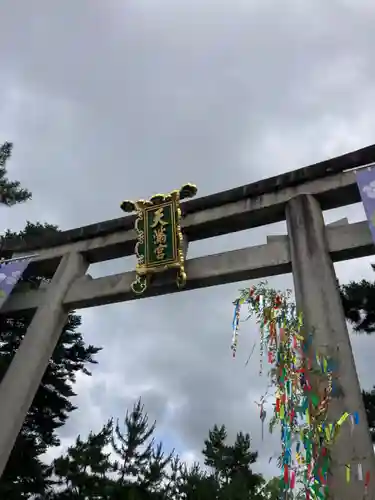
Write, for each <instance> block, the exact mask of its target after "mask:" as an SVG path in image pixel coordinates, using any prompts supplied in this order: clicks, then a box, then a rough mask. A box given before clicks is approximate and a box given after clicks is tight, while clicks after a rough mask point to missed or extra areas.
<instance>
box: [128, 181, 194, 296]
mask: <svg viewBox="0 0 375 500" xmlns="http://www.w3.org/2000/svg"><path fill="white" fill-rule="evenodd" d="M197 191H198V189H197V187H196V186H195V185H194V184H185V185H184V186H182V188H181V189H179V190H174V191H171V192H170V193H168V194H156V195H154V196H152V197H151V198H150V199H149V200H138V201H135V202H133V201H129V200H125V201H123V202H122V204H121V209H122V210H123V211H124V212H128V213H129V212H136V214H137V218H136V220H135V230H136V232H137V243H136V245H135V254H136V256H137V261H138V262H137V265H136V279H135V281H134V282H133V283H132V285H131V288H132V290H133V292H134V293H136V294H137V295H140V294H142V293H144V292H145V291H146V289H147V287H148V285H149V282H150V277H151V276H152V275H153V274H155V273H159V272H163V271H166V270H167V269H177V280H176V281H177V286H178V287H179V288H182V287H184V286H185V284H186V279H187V277H186V272H185V257H184V237H183V234H182V231H181V219H182V212H181V206H180V201H181V200H183V199H186V198H192V197H193V196H195V195H196V194H197Z"/></svg>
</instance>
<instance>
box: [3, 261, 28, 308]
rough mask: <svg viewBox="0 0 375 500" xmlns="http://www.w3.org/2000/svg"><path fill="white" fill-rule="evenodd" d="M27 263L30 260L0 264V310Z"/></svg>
mask: <svg viewBox="0 0 375 500" xmlns="http://www.w3.org/2000/svg"><path fill="white" fill-rule="evenodd" d="M29 262H30V259H29V258H26V259H20V260H13V261H10V262H4V263H3V264H0V309H1V307H2V305H3V304H4V302H5V301H6V299H7V298H8V297H9V295H10V294H11V293H12V290H13V288H14V287H15V286H16V284H17V283H18V281H19V280H20V279H21V277H22V275H23V273H24V272H25V269H26V268H27V266H28V265H29Z"/></svg>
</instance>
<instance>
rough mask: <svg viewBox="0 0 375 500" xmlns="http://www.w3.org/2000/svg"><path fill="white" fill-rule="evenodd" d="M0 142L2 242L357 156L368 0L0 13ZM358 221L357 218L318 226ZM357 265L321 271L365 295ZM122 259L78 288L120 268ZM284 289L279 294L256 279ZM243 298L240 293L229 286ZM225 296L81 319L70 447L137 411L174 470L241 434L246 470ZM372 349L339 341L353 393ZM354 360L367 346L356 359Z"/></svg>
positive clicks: (247, 338)
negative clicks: (1, 145)
mask: <svg viewBox="0 0 375 500" xmlns="http://www.w3.org/2000/svg"><path fill="white" fill-rule="evenodd" d="M0 7H1V9H0V13H1V29H0V60H1V78H0V142H3V141H5V140H7V141H13V142H14V155H13V158H12V160H11V162H9V165H8V170H9V176H10V177H11V178H13V179H18V180H20V181H21V182H22V183H23V185H25V186H26V187H28V188H29V189H30V190H31V191H32V192H33V200H32V201H31V202H28V203H27V204H26V205H23V206H18V207H14V208H11V209H5V208H3V209H2V214H3V217H2V221H3V222H2V224H3V227H4V228H10V229H13V230H18V229H21V228H22V227H23V226H24V224H25V222H26V220H31V221H34V222H35V221H46V222H49V223H55V224H57V225H59V226H60V228H62V229H69V228H72V227H77V226H80V225H86V224H90V223H93V222H97V221H102V220H106V219H110V218H116V217H120V216H122V212H121V211H120V209H119V204H120V202H121V201H122V200H123V199H138V198H147V197H149V196H151V195H152V194H154V193H157V192H168V191H170V190H172V189H175V188H179V187H180V186H181V185H182V184H184V183H185V182H193V183H195V184H197V185H198V187H199V194H200V195H206V194H210V193H214V192H216V191H218V190H224V189H229V188H232V187H235V186H238V185H241V184H245V183H248V182H251V181H256V180H259V179H260V178H266V177H269V176H272V175H275V174H277V173H282V172H284V171H287V170H293V169H296V168H299V167H302V166H305V165H308V164H311V163H314V162H317V161H320V160H324V159H326V158H327V157H330V156H336V155H338V154H342V153H345V152H348V151H351V150H353V149H357V148H360V147H363V146H367V145H369V144H371V143H373V142H375V132H374V131H375V115H374V112H373V110H374V107H375V87H374V85H373V82H374V72H375V69H374V68H375V66H374V57H373V54H374V44H375V34H374V25H375V4H374V2H372V1H370V0H367V1H366V0H331V1H330V2H327V1H323V0H304V1H303V2H301V1H300V0H295V1H292V0H290V1H288V0H215V1H213V0H189V1H188V0H118V1H115V0H79V1H77V0H55V1H51V0H33V1H25V0H2V1H1V3H0ZM343 216H347V217H348V218H349V220H350V221H351V222H353V221H357V220H362V219H364V213H363V210H362V207H361V206H359V205H356V206H352V207H347V208H345V209H340V210H335V211H332V212H331V213H329V214H326V218H327V220H329V221H333V220H336V219H338V218H340V217H343ZM283 231H285V224H277V225H272V226H268V227H264V228H260V229H257V230H251V231H246V232H243V233H241V234H236V235H230V236H228V237H220V238H217V239H214V240H211V241H204V242H199V243H194V244H192V245H191V247H190V256H198V255H204V254H207V253H215V252H219V251H223V250H227V249H235V248H239V247H243V246H248V245H255V244H261V243H264V242H265V238H266V235H267V234H282V233H283ZM368 263H369V260H368V259H362V260H358V261H352V262H351V263H350V266H348V265H347V264H343V263H342V264H340V265H338V266H336V269H337V272H338V276H339V278H340V280H341V281H342V282H345V281H348V280H349V279H354V278H361V277H369V278H373V275H372V274H371V273H370V269H369V264H368ZM134 265H135V259H134V258H127V259H121V260H119V261H116V262H110V263H106V264H105V265H96V266H92V267H91V268H90V273H91V274H92V275H93V276H104V275H106V274H109V273H115V272H121V271H123V270H129V269H132V268H133V267H134ZM270 283H271V284H272V286H276V287H282V288H285V287H286V286H290V285H291V277H290V276H289V277H280V278H278V279H273V280H270ZM245 285H246V286H247V285H249V284H248V283H246V284H245ZM239 287H240V284H233V285H227V286H222V287H215V288H211V289H207V290H199V291H193V292H186V293H184V292H181V293H179V294H174V295H172V296H164V297H158V298H154V299H150V300H144V301H143V300H142V301H134V302H131V303H125V304H118V305H113V306H106V307H100V308H96V309H92V310H87V311H84V312H83V318H84V324H83V328H82V331H83V332H84V334H85V339H86V341H87V342H90V343H94V344H96V345H102V346H103V347H104V349H103V351H102V352H101V353H100V355H99V365H98V366H97V367H95V368H94V370H93V371H94V376H93V377H92V378H88V377H84V376H83V377H80V378H79V381H78V383H77V385H76V391H77V392H78V397H77V398H76V404H78V406H79V407H80V409H79V410H78V411H77V412H75V414H74V415H73V416H72V417H71V419H70V421H69V423H68V424H67V425H66V427H64V429H62V438H63V439H62V443H63V446H67V445H68V444H70V443H71V442H72V440H73V439H74V438H75V437H76V435H77V434H78V433H81V434H82V435H85V434H86V433H87V432H88V431H89V430H90V429H92V428H93V429H95V430H98V429H99V428H100V427H101V425H102V424H103V423H104V421H105V420H106V419H107V418H109V417H110V416H115V417H121V416H122V415H123V414H124V413H125V411H126V409H127V408H131V406H132V403H133V402H134V400H135V399H136V398H137V397H139V396H142V397H143V399H144V403H145V405H146V409H147V410H148V412H149V414H150V417H151V418H152V419H153V418H156V419H157V422H158V435H159V437H160V438H162V439H163V440H164V442H165V444H166V446H167V448H169V447H173V446H175V447H176V449H177V450H178V451H179V452H180V453H182V454H183V456H184V457H185V458H188V459H190V460H192V459H194V458H198V459H199V458H200V455H199V451H200V449H201V448H202V445H203V439H204V438H205V437H206V435H207V432H208V429H209V428H210V427H212V426H213V425H214V424H215V423H218V424H221V423H225V424H226V425H227V427H228V429H229V431H230V435H231V436H233V434H235V432H237V431H239V430H244V431H249V432H251V433H252V435H253V440H254V447H255V449H257V450H258V451H259V455H260V458H259V461H258V466H257V468H258V470H260V471H262V472H263V473H264V474H267V475H268V474H274V473H275V468H273V467H272V464H271V465H269V464H268V460H269V457H270V456H271V455H272V454H273V453H274V452H276V451H278V443H279V441H278V437H274V438H271V437H269V436H268V434H266V437H265V440H264V442H262V441H261V438H260V429H261V428H260V420H259V412H258V409H257V407H256V405H255V403H254V401H255V400H259V397H260V396H261V394H262V393H263V392H264V389H265V387H266V385H267V379H266V378H265V377H264V378H258V376H257V373H258V368H259V353H257V351H255V353H254V355H253V358H252V363H250V364H249V365H248V366H247V367H246V368H245V366H244V365H245V361H246V359H247V357H248V355H249V352H250V350H251V347H252V345H253V343H254V342H255V341H256V339H257V331H256V328H255V327H254V325H252V324H250V323H247V324H245V325H243V326H242V337H241V340H240V345H239V352H238V357H237V359H236V360H235V361H233V360H232V358H231V353H230V341H231V320H232V312H233V311H232V301H233V300H234V298H235V297H236V294H237V289H238V288H239ZM374 342H375V339H371V338H362V337H361V338H358V337H356V338H355V339H354V340H353V345H354V349H355V357H356V361H357V366H358V371H359V374H360V378H361V383H362V385H363V386H364V387H366V388H370V387H371V386H372V384H375V377H374V375H372V376H371V371H372V370H371V368H372V365H373V356H372V354H371V352H372V351H373V343H374ZM370 344H371V346H370Z"/></svg>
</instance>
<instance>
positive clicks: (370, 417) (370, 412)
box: [362, 386, 375, 443]
mask: <svg viewBox="0 0 375 500" xmlns="http://www.w3.org/2000/svg"><path fill="white" fill-rule="evenodd" d="M362 395H363V402H364V404H365V410H366V415H367V422H368V426H369V429H370V434H371V439H372V442H373V443H375V386H374V387H373V388H372V390H371V391H363V392H362Z"/></svg>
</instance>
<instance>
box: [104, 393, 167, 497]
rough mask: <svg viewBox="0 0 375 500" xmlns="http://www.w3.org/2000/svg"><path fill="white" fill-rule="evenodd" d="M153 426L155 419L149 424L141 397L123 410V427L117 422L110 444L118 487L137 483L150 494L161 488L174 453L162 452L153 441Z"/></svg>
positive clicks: (158, 445)
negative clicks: (127, 410) (114, 459)
mask: <svg viewBox="0 0 375 500" xmlns="http://www.w3.org/2000/svg"><path fill="white" fill-rule="evenodd" d="M155 426H156V422H154V423H153V424H151V425H150V424H149V421H148V415H147V413H145V411H144V407H143V405H142V403H141V400H140V399H139V400H138V401H137V403H136V404H135V405H134V407H133V409H132V411H131V412H130V413H128V412H127V413H126V416H125V420H124V428H123V430H121V428H120V425H119V422H118V421H117V424H116V426H115V429H114V435H113V438H112V447H113V451H114V454H115V455H116V461H115V463H114V468H115V470H116V471H117V472H118V477H119V479H118V484H119V486H120V487H121V485H124V484H129V483H136V484H138V485H140V486H141V487H142V488H144V489H145V491H148V492H150V493H156V492H158V491H160V488H161V484H162V481H163V480H164V479H166V478H167V475H166V467H167V465H169V464H170V463H171V460H172V458H173V452H172V453H171V454H169V455H165V454H164V451H163V448H162V444H161V443H158V444H155V440H154V438H153V434H154V432H155Z"/></svg>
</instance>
